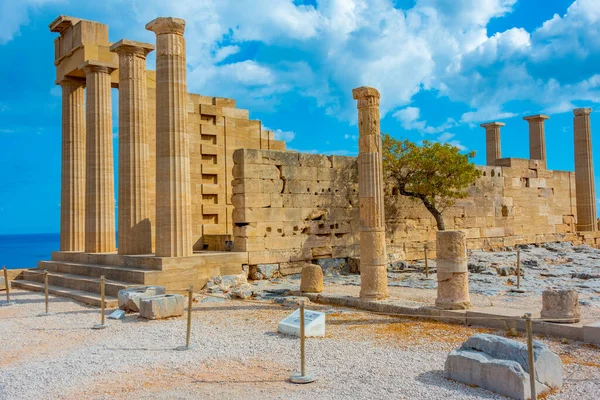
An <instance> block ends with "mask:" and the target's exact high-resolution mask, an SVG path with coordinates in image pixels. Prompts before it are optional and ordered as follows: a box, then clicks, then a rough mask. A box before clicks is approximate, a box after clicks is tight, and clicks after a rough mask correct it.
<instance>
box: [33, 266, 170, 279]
mask: <svg viewBox="0 0 600 400" xmlns="http://www.w3.org/2000/svg"><path fill="white" fill-rule="evenodd" d="M38 269H40V270H48V272H62V273H65V274H72V275H81V276H89V277H93V278H100V277H101V276H102V275H104V277H105V278H106V279H110V280H113V281H122V282H130V283H137V284H140V285H142V284H144V283H148V282H150V281H151V280H152V279H153V278H156V277H157V275H158V274H160V271H156V270H144V269H139V268H128V267H116V266H114V265H96V264H82V263H72V262H66V261H40V262H39V263H38Z"/></svg>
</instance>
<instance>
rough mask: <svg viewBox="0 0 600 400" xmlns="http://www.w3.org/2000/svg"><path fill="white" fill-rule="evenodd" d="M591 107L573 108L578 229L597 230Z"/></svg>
mask: <svg viewBox="0 0 600 400" xmlns="http://www.w3.org/2000/svg"><path fill="white" fill-rule="evenodd" d="M591 112H592V109H591V108H577V109H575V110H573V114H575V117H574V119H573V129H574V136H575V194H576V198H577V230H578V231H596V230H597V227H596V188H595V185H594V161H593V159H592V128H591V126H590V113H591Z"/></svg>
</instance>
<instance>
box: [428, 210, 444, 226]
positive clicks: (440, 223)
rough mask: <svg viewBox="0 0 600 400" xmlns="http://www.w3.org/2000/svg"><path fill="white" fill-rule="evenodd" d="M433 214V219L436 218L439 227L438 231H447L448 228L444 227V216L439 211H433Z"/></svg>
mask: <svg viewBox="0 0 600 400" xmlns="http://www.w3.org/2000/svg"><path fill="white" fill-rule="evenodd" d="M429 211H430V212H431V214H433V217H434V218H435V222H437V227H438V231H445V230H446V226H445V225H444V219H443V218H442V214H441V213H440V212H439V211H437V210H434V211H431V210H429Z"/></svg>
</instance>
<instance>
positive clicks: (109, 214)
mask: <svg viewBox="0 0 600 400" xmlns="http://www.w3.org/2000/svg"><path fill="white" fill-rule="evenodd" d="M79 69H82V70H83V71H84V72H85V78H86V102H85V103H86V104H85V114H86V131H87V138H86V170H85V172H86V173H85V175H86V185H85V186H86V191H85V251H86V252H87V253H108V252H113V251H115V250H116V245H115V240H116V238H115V182H114V163H113V137H112V135H113V133H112V105H111V94H110V74H111V73H112V72H113V71H114V70H115V69H116V67H115V66H114V65H112V64H108V63H104V62H100V61H86V62H84V63H83V64H82V65H81V66H80V67H79Z"/></svg>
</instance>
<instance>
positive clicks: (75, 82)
mask: <svg viewBox="0 0 600 400" xmlns="http://www.w3.org/2000/svg"><path fill="white" fill-rule="evenodd" d="M54 83H55V84H57V85H60V86H62V87H75V88H78V87H84V86H85V79H77V78H71V77H66V78H63V79H61V80H60V81H54Z"/></svg>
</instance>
